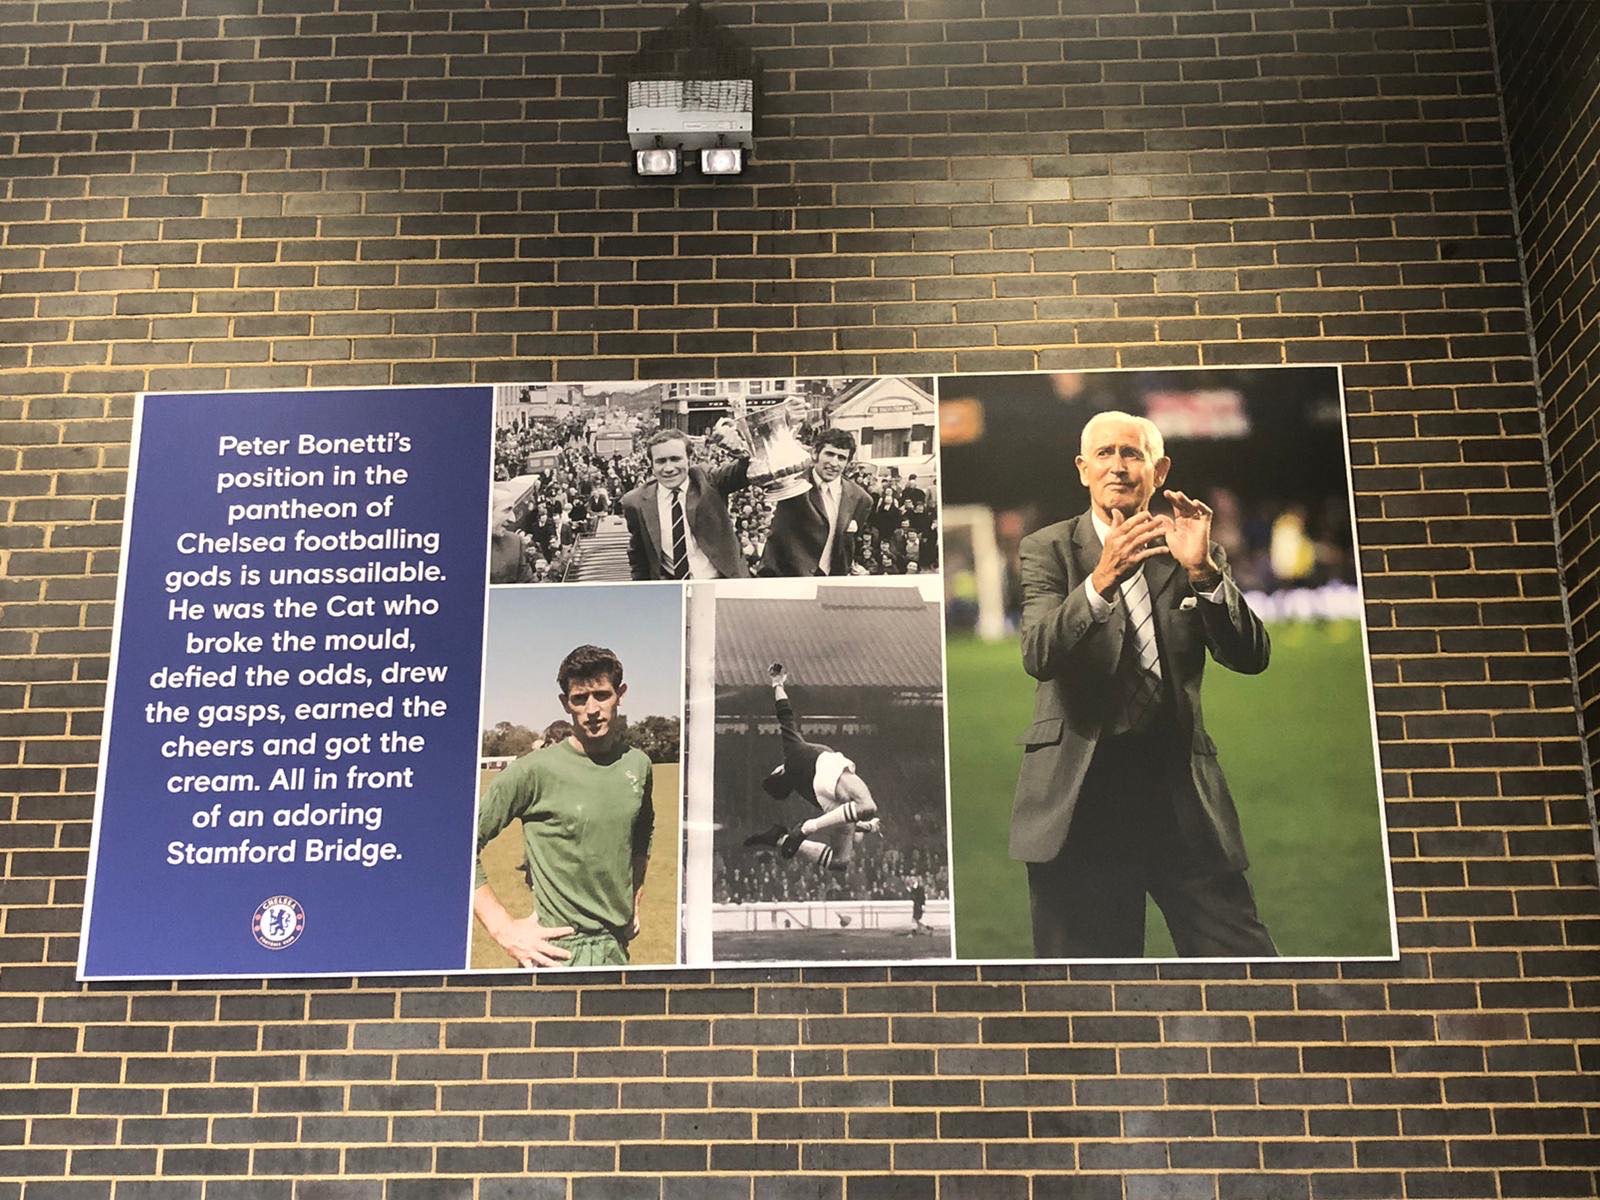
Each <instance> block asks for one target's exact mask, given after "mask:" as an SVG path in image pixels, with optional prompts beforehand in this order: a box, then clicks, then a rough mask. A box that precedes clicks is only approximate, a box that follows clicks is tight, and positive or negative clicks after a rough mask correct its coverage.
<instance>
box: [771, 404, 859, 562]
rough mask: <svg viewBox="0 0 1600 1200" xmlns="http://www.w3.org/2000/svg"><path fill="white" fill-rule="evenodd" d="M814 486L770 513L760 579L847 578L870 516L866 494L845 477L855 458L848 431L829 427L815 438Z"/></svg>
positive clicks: (782, 503)
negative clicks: (847, 468) (767, 576)
mask: <svg viewBox="0 0 1600 1200" xmlns="http://www.w3.org/2000/svg"><path fill="white" fill-rule="evenodd" d="M815 454H816V465H815V466H814V467H812V469H811V487H810V488H808V489H807V490H806V491H804V492H802V493H801V494H800V495H798V496H790V497H789V498H788V499H787V500H780V501H778V503H777V505H776V507H775V508H774V509H773V513H772V527H771V529H770V531H769V532H768V534H767V547H766V549H765V550H764V551H763V552H762V555H761V567H760V569H759V570H758V571H757V574H760V575H781V576H785V577H794V576H810V575H849V574H850V573H851V571H850V568H851V564H852V563H853V562H854V561H855V548H856V539H857V537H858V536H859V535H860V533H861V531H862V530H863V529H865V528H866V525H867V521H868V519H869V518H870V517H871V516H872V497H871V496H869V495H868V494H867V490H866V489H865V488H863V487H861V486H860V485H859V484H857V483H855V482H854V481H853V480H849V479H846V478H845V477H844V469H845V468H846V467H847V466H849V465H850V460H851V459H853V458H855V456H856V440H855V438H854V437H852V436H851V435H850V431H849V430H847V429H827V430H824V431H823V433H822V435H821V436H820V437H818V438H817V444H816V447H815Z"/></svg>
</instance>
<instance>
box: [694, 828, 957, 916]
mask: <svg viewBox="0 0 1600 1200" xmlns="http://www.w3.org/2000/svg"><path fill="white" fill-rule="evenodd" d="M735 853H736V854H737V857H734V858H732V859H730V860H725V859H724V858H723V856H722V855H721V854H718V855H717V856H716V857H715V859H714V860H713V864H712V879H711V887H712V897H713V898H714V899H715V900H716V902H717V903H718V904H756V903H783V902H791V903H805V902H829V901H841V902H843V901H860V900H909V899H910V898H911V883H912V881H913V880H916V879H920V880H921V881H922V886H923V888H924V889H925V891H926V893H927V898H928V899H930V900H939V899H944V898H946V897H948V896H949V895H950V872H949V869H948V866H947V865H946V862H945V849H944V846H942V845H940V846H939V847H937V848H936V849H935V848H932V847H929V846H920V845H908V846H903V847H899V846H895V845H893V844H890V843H889V841H888V840H887V838H885V840H881V841H880V840H879V839H878V838H876V837H875V836H873V835H870V834H869V835H868V836H867V838H866V840H865V841H864V843H863V844H861V845H858V846H857V852H856V854H855V855H854V856H852V858H851V860H850V865H849V866H848V867H846V868H845V869H844V870H843V871H820V870H817V869H815V868H812V867H809V866H807V865H805V864H799V865H797V864H796V863H794V862H790V861H786V860H784V859H782V858H779V857H776V856H774V855H772V854H771V853H768V852H759V853H758V852H755V851H751V852H749V853H738V852H735Z"/></svg>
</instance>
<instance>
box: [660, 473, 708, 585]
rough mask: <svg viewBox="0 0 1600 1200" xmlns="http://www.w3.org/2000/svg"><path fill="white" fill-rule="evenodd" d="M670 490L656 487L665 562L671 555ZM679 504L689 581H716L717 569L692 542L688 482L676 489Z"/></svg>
mask: <svg viewBox="0 0 1600 1200" xmlns="http://www.w3.org/2000/svg"><path fill="white" fill-rule="evenodd" d="M673 490H674V489H672V488H669V487H664V486H662V485H660V484H657V485H656V516H657V517H658V518H659V519H660V521H661V557H662V561H663V562H664V561H666V560H667V559H668V558H669V557H671V555H672V493H673ZM676 490H677V492H678V494H679V497H680V499H679V503H680V504H682V505H683V540H684V545H685V546H686V547H687V549H686V551H685V553H687V554H688V556H689V578H690V579H716V578H717V577H718V576H717V568H716V567H714V566H712V565H711V560H710V559H709V558H707V557H706V556H705V554H704V552H702V551H701V549H700V547H699V546H698V545H697V544H696V543H695V540H694V528H693V527H692V526H691V525H690V524H689V481H688V480H687V479H686V480H684V481H683V482H682V483H681V484H679V485H678V487H677V489H676Z"/></svg>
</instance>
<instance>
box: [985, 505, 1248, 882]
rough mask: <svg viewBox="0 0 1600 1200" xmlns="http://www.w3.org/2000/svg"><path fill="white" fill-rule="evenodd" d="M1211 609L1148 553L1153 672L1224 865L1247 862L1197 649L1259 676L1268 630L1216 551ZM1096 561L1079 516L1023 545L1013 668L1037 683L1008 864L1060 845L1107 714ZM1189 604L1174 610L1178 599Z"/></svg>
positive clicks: (1108, 651) (1120, 631)
mask: <svg viewBox="0 0 1600 1200" xmlns="http://www.w3.org/2000/svg"><path fill="white" fill-rule="evenodd" d="M1211 555H1212V558H1213V559H1214V560H1215V561H1216V562H1217V563H1218V565H1219V566H1221V567H1222V580H1223V584H1222V586H1223V595H1222V602H1221V603H1219V604H1213V603H1211V602H1210V601H1208V600H1202V599H1199V598H1198V597H1196V596H1195V594H1194V592H1193V590H1192V589H1191V588H1190V587H1189V583H1188V580H1187V578H1185V576H1184V573H1183V569H1182V568H1181V567H1179V566H1178V565H1177V564H1176V563H1175V562H1173V560H1172V559H1171V558H1168V557H1166V556H1165V555H1158V556H1157V557H1155V558H1152V559H1148V560H1146V562H1145V564H1144V571H1145V581H1146V584H1147V585H1148V586H1149V589H1150V601H1151V607H1152V609H1153V611H1154V615H1155V622H1156V643H1157V645H1158V647H1159V649H1160V651H1161V674H1162V679H1163V680H1164V681H1165V684H1166V687H1167V694H1168V695H1169V696H1170V697H1172V698H1173V700H1174V701H1175V704H1176V714H1177V721H1178V726H1179V735H1180V737H1181V739H1182V740H1181V742H1180V743H1179V745H1180V747H1181V746H1187V747H1188V758H1189V772H1188V777H1187V780H1186V781H1185V782H1186V784H1187V785H1189V786H1192V787H1193V789H1194V793H1195V795H1196V796H1197V797H1198V798H1199V801H1200V806H1201V808H1202V809H1203V811H1204V813H1205V817H1206V820H1207V822H1208V824H1209V825H1210V827H1211V830H1212V832H1213V833H1214V834H1215V835H1216V840H1217V844H1218V845H1219V846H1220V847H1221V849H1222V852H1223V855H1224V856H1225V857H1226V859H1227V861H1228V863H1229V865H1230V866H1232V867H1233V868H1234V869H1236V870H1243V869H1244V867H1245V866H1246V857H1245V851H1244V839H1243V837H1242V836H1241V834H1240V831H1239V817H1238V814H1237V813H1236V812H1235V811H1234V806H1233V797H1232V796H1231V795H1230V794H1229V792H1228V784H1227V780H1225V779H1224V778H1223V775H1222V768H1221V767H1220V766H1219V765H1218V763H1217V747H1216V743H1214V742H1213V741H1212V740H1211V737H1210V735H1209V734H1208V733H1207V732H1206V727H1205V720H1204V717H1203V715H1202V714H1201V711H1200V682H1201V677H1202V675H1203V673H1204V669H1205V661H1206V654H1207V652H1209V653H1210V655H1211V657H1212V658H1214V659H1216V660H1217V662H1219V663H1220V664H1222V665H1223V666H1224V667H1227V668H1229V669H1230V670H1233V671H1240V672H1243V673H1244V674H1247V675H1253V674H1256V673H1258V672H1260V671H1264V670H1266V667H1267V659H1268V656H1269V654H1270V647H1269V645H1268V642H1267V631H1266V630H1265V628H1263V627H1262V624H1261V622H1260V620H1259V619H1257V617H1256V615H1255V614H1254V613H1253V612H1251V611H1250V608H1249V606H1248V605H1247V604H1246V603H1245V602H1244V597H1243V596H1242V595H1241V594H1240V592H1239V587H1238V585H1237V584H1236V583H1234V581H1233V575H1232V574H1231V572H1229V570H1228V566H1227V558H1226V556H1225V555H1224V554H1223V552H1222V548H1221V547H1220V546H1217V545H1215V544H1213V545H1212V547H1211ZM1099 561H1100V537H1099V534H1097V533H1096V532H1095V528H1094V522H1093V521H1092V520H1091V519H1090V517H1089V514H1087V513H1084V514H1083V515H1082V516H1077V517H1073V518H1071V519H1070V520H1066V521H1060V522H1058V523H1056V524H1054V525H1050V526H1047V527H1046V528H1044V529H1041V530H1039V531H1038V532H1037V533H1034V534H1030V535H1029V536H1028V537H1026V538H1024V539H1023V540H1022V547H1021V568H1022V662H1023V666H1024V667H1025V668H1026V670H1027V672H1028V674H1030V675H1032V676H1033V677H1034V678H1035V679H1037V680H1038V681H1039V685H1038V687H1037V688H1036V689H1035V692H1034V700H1033V723H1032V724H1031V725H1030V726H1029V727H1028V729H1027V731H1026V732H1024V733H1023V734H1022V736H1021V737H1020V738H1018V741H1019V742H1020V743H1021V744H1022V745H1023V746H1024V747H1025V750H1024V751H1023V759H1022V771H1021V774H1020V775H1019V776H1018V778H1017V791H1016V797H1015V800H1014V802H1013V805H1012V812H1011V857H1012V858H1014V859H1019V860H1021V861H1023V862H1048V861H1050V860H1051V859H1053V858H1054V857H1055V856H1056V855H1057V854H1058V853H1060V851H1061V848H1062V847H1063V846H1064V845H1066V841H1067V831H1068V829H1069V827H1070V826H1071V824H1072V814H1073V811H1074V809H1075V808H1076V806H1077V802H1078V795H1079V792H1080V791H1081V789H1082V787H1083V780H1084V776H1085V775H1086V774H1087V773H1088V771H1089V762H1090V760H1091V759H1092V758H1093V757H1094V750H1095V745H1096V744H1097V743H1098V742H1099V740H1100V736H1101V733H1102V731H1103V730H1104V729H1105V728H1106V727H1107V724H1108V723H1109V722H1110V721H1112V720H1113V719H1114V718H1115V716H1116V713H1115V711H1114V709H1115V707H1116V703H1117V699H1116V698H1117V689H1116V686H1115V682H1114V676H1115V674H1116V670H1117V663H1118V661H1119V659H1120V658H1121V655H1122V639H1123V637H1124V635H1125V631H1126V622H1125V621H1124V619H1123V614H1122V612H1121V606H1120V605H1119V610H1118V611H1116V612H1113V613H1112V614H1111V616H1110V618H1109V619H1108V620H1106V621H1103V622H1097V621H1096V620H1095V619H1094V617H1093V616H1092V614H1091V613H1090V611H1089V599H1088V597H1087V596H1086V595H1084V580H1086V579H1087V578H1088V577H1089V576H1090V575H1091V574H1092V573H1093V572H1094V568H1095V566H1096V564H1098V563H1099ZM1186 600H1187V601H1190V603H1185V601H1186Z"/></svg>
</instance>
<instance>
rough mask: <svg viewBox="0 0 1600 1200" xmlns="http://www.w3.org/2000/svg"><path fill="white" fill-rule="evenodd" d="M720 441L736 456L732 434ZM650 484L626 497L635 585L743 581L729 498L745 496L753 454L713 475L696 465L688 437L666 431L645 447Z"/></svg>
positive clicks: (722, 433)
mask: <svg viewBox="0 0 1600 1200" xmlns="http://www.w3.org/2000/svg"><path fill="white" fill-rule="evenodd" d="M718 436H719V437H721V438H722V439H723V440H725V441H726V442H727V443H728V445H729V446H730V448H732V449H735V451H736V452H737V451H738V450H739V449H741V447H739V446H737V444H735V443H734V442H733V441H732V440H731V439H732V437H733V436H735V435H733V434H732V433H731V425H730V426H729V427H728V429H726V430H725V429H724V428H723V427H722V426H720V425H719V426H718ZM645 454H646V456H647V457H648V458H649V460H650V472H651V475H652V478H651V479H650V480H649V481H648V482H646V483H644V484H642V485H641V486H639V487H636V488H634V489H633V491H631V492H629V493H628V494H627V495H626V496H624V497H623V498H622V515H623V517H624V519H625V520H626V521H627V523H628V566H629V568H630V570H631V572H632V575H633V578H635V579H743V578H746V577H748V576H749V574H750V568H749V566H748V565H747V564H746V563H745V559H744V555H743V554H742V553H741V552H740V550H739V539H738V536H737V535H736V534H735V533H734V531H733V519H732V518H731V517H730V516H729V515H728V497H729V496H730V495H732V494H733V493H734V492H737V491H740V490H742V489H743V488H744V487H745V486H746V484H747V482H748V475H749V470H750V459H749V455H748V454H740V456H739V457H738V458H737V459H736V460H735V461H733V462H731V463H728V464H727V465H725V466H721V467H717V468H715V469H713V470H710V471H708V470H706V469H705V468H704V467H697V466H692V465H691V464H690V462H689V439H688V436H687V435H686V434H682V433H679V432H678V431H677V430H675V429H663V430H660V431H659V432H657V433H655V434H654V435H652V436H651V438H650V440H649V441H648V442H646V443H645Z"/></svg>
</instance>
